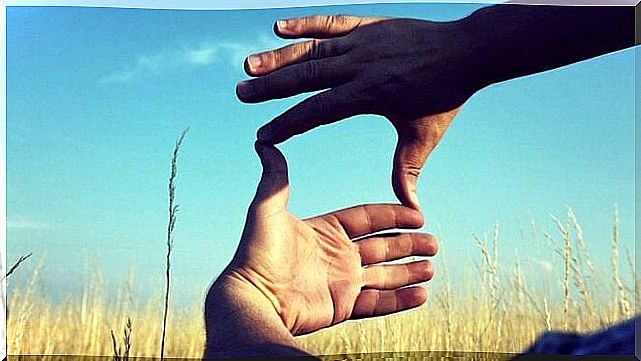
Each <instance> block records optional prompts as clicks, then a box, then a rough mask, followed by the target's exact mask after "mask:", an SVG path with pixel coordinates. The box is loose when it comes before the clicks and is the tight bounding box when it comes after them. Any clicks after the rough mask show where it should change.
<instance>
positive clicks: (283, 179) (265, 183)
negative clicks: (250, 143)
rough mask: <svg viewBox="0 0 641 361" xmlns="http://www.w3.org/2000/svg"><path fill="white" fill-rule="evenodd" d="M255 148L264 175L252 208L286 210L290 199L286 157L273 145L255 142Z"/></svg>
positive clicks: (258, 209)
mask: <svg viewBox="0 0 641 361" xmlns="http://www.w3.org/2000/svg"><path fill="white" fill-rule="evenodd" d="M254 148H255V149H256V153H257V154H258V157H259V158H260V163H261V165H262V166H263V173H262V175H261V178H260V182H259V183H258V189H257V190H256V196H255V197H254V200H253V201H252V208H254V209H255V210H256V211H261V210H264V209H269V210H280V209H284V208H285V207H286V206H287V201H288V199H289V179H288V176H287V162H286V161H285V157H284V156H283V153H281V152H280V151H279V150H278V149H277V148H276V147H274V146H273V145H271V146H270V145H264V144H262V143H259V142H255V143H254Z"/></svg>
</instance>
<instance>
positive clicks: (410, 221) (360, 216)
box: [322, 204, 424, 239]
mask: <svg viewBox="0 0 641 361" xmlns="http://www.w3.org/2000/svg"><path fill="white" fill-rule="evenodd" d="M322 217H328V218H333V219H335V220H337V221H338V222H339V223H340V225H341V226H342V227H343V229H344V230H345V233H346V234H347V236H348V237H349V238H350V239H352V238H358V237H361V236H365V235H368V234H371V233H374V232H379V231H383V230H386V229H392V228H420V227H421V226H423V222H424V220H423V214H421V212H419V211H417V210H415V209H412V208H409V207H405V206H401V205H399V204H365V205H360V206H356V207H352V208H347V209H343V210H340V211H337V212H333V213H330V214H327V215H325V216H322Z"/></svg>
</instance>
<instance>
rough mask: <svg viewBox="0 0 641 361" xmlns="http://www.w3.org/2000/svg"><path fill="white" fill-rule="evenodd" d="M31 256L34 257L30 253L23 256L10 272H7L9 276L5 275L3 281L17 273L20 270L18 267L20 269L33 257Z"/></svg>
mask: <svg viewBox="0 0 641 361" xmlns="http://www.w3.org/2000/svg"><path fill="white" fill-rule="evenodd" d="M31 255H32V253H29V254H27V255H24V256H21V257H20V258H18V260H17V261H16V263H14V264H13V266H11V268H9V271H8V272H7V274H6V275H4V276H3V277H2V279H3V280H5V279H7V278H8V277H9V276H11V274H12V273H13V272H15V271H16V270H17V269H18V267H20V265H21V264H22V262H24V261H26V260H27V259H28V258H29V257H31Z"/></svg>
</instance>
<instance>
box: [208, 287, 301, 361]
mask: <svg viewBox="0 0 641 361" xmlns="http://www.w3.org/2000/svg"><path fill="white" fill-rule="evenodd" d="M205 327H206V336H207V341H206V348H205V352H204V358H205V359H211V358H230V357H234V358H238V357H279V358H282V357H300V356H310V354H308V353H307V352H305V351H304V350H302V349H301V348H300V347H299V346H298V345H297V344H296V341H295V339H294V337H293V336H292V335H291V333H290V332H289V330H287V328H286V327H285V326H284V325H283V322H282V321H281V319H280V317H279V316H278V314H277V313H276V311H275V310H274V307H273V306H272V304H271V302H269V300H268V299H267V298H265V297H264V296H263V295H262V293H260V292H259V291H257V290H256V289H252V286H250V285H247V284H244V283H243V282H241V281H238V280H236V279H234V278H233V277H227V276H221V278H219V279H218V280H217V281H216V282H215V283H214V285H213V286H212V288H211V289H210V291H209V293H208V295H207V300H206V301H205ZM310 357H311V356H310Z"/></svg>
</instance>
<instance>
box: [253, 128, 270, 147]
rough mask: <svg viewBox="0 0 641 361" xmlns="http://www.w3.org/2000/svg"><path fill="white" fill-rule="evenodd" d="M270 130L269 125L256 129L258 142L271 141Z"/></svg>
mask: <svg viewBox="0 0 641 361" xmlns="http://www.w3.org/2000/svg"><path fill="white" fill-rule="evenodd" d="M270 128H271V127H270V126H269V125H264V126H263V127H262V128H260V129H258V134H257V135H256V136H257V137H258V141H260V142H266V143H268V142H270V141H271V139H272V130H271V129H270Z"/></svg>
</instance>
